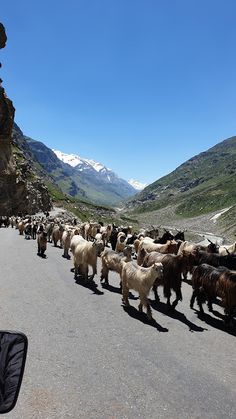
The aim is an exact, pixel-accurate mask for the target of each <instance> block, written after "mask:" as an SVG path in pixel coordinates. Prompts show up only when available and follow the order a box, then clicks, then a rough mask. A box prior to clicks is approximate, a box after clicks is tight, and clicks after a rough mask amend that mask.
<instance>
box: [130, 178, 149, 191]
mask: <svg viewBox="0 0 236 419" xmlns="http://www.w3.org/2000/svg"><path fill="white" fill-rule="evenodd" d="M128 183H129V184H130V185H131V186H133V188H134V189H136V190H137V191H142V190H143V189H144V188H146V186H147V185H148V184H147V183H141V182H139V181H138V180H135V179H130V180H128Z"/></svg>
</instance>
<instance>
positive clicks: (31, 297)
mask: <svg viewBox="0 0 236 419" xmlns="http://www.w3.org/2000/svg"><path fill="white" fill-rule="evenodd" d="M0 247H1V251H0V266H1V280H0V318H1V329H2V330H4V329H8V330H19V331H22V332H24V333H25V334H26V335H27V336H28V339H29V350H28V357H27V362H26V369H25V374H24V378H23V383H22V387H21V391H20V394H19V398H18V402H17V405H16V407H15V409H14V410H13V411H12V412H11V413H9V414H7V415H2V417H3V418H4V417H5V418H10V419H11V418H12V419H15V418H19V419H23V418H24V419H32V418H37V419H40V418H43V419H51V418H58V419H59V418H73V419H77V418H87V419H95V418H98V419H103V418H104V419H125V418H130V419H131V418H132V419H133V418H143V419H154V418H155V419H159V418H171V419H185V418H186V419H190V418H191V419H196V418H199V419H203V418H206V419H224V418H225V419H226V418H227V419H229V418H234V419H235V417H236V351H235V343H236V337H235V335H236V327H235V325H234V329H232V330H231V332H227V331H225V330H224V326H223V323H222V320H221V319H220V318H219V317H218V316H220V315H221V313H222V309H221V308H220V307H218V306H216V305H215V306H214V308H215V310H216V312H215V314H216V315H215V316H214V315H213V314H207V316H206V321H202V320H201V319H199V318H198V316H197V312H196V311H193V310H190V309H189V300H190V295H191V286H190V285H189V284H186V283H184V284H183V302H180V303H179V305H178V306H177V309H176V311H175V312H174V313H168V312H166V305H165V302H164V299H163V297H162V290H160V295H161V303H160V304H159V306H158V308H156V309H153V317H154V318H155V320H156V323H153V324H150V323H149V322H148V321H147V319H146V316H145V314H143V315H139V314H138V312H137V310H136V308H137V306H138V300H136V299H131V300H130V303H131V305H132V308H131V309H130V310H129V311H126V310H124V308H123V307H122V304H121V296H120V294H119V292H118V284H119V278H118V275H117V274H115V273H114V274H111V273H110V283H111V287H110V289H105V288H102V287H101V285H100V281H99V273H100V261H99V269H98V275H97V276H96V277H95V281H96V283H97V284H98V287H97V288H96V287H94V288H86V287H85V286H82V285H81V284H77V283H76V282H75V280H74V274H73V273H72V272H71V271H70V269H71V267H72V262H71V261H70V260H65V259H64V258H62V249H59V248H54V247H53V246H52V245H51V244H49V245H48V249H47V258H46V259H41V258H40V257H38V256H37V254H36V242H35V241H33V240H29V241H27V240H25V239H24V238H23V237H21V236H19V234H18V231H17V230H15V229H10V228H9V229H5V228H1V229H0ZM134 295H135V294H134ZM150 298H151V299H153V295H152V293H151V294H150ZM206 312H207V309H206ZM207 313H208V312H207ZM217 314H218V316H217Z"/></svg>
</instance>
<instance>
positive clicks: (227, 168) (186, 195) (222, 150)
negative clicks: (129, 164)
mask: <svg viewBox="0 0 236 419" xmlns="http://www.w3.org/2000/svg"><path fill="white" fill-rule="evenodd" d="M171 203H173V204H178V206H177V209H176V212H177V214H179V215H181V216H184V217H188V216H195V215H200V214H202V213H207V212H210V211H214V210H217V209H220V208H224V207H227V206H230V205H233V204H235V203H236V137H231V138H229V139H227V140H224V141H222V142H220V143H218V144H216V145H215V146H214V147H212V148H210V149H209V150H207V151H205V152H203V153H200V154H198V155H197V156H194V157H192V158H191V159H189V160H188V161H186V162H185V163H183V164H182V165H181V166H179V167H178V168H177V169H176V170H174V171H173V172H171V173H170V174H169V175H167V176H164V177H162V178H161V179H159V180H157V181H156V182H154V183H152V184H151V185H149V186H147V187H146V188H145V189H144V190H143V191H142V192H141V193H139V194H138V195H136V196H135V198H134V199H130V200H129V202H128V204H127V205H128V207H129V208H130V209H132V210H133V211H134V212H145V211H150V210H155V209H159V208H163V207H165V206H167V205H169V204H171Z"/></svg>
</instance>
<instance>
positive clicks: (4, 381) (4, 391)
mask: <svg viewBox="0 0 236 419" xmlns="http://www.w3.org/2000/svg"><path fill="white" fill-rule="evenodd" d="M27 349H28V339H27V336H26V335H24V333H21V332H12V331H8V330H0V414H1V413H8V412H10V411H11V410H12V409H13V408H14V407H15V405H16V402H17V398H18V395H19V391H20V387H21V382H22V378H23V374H24V368H25V361H26V355H27Z"/></svg>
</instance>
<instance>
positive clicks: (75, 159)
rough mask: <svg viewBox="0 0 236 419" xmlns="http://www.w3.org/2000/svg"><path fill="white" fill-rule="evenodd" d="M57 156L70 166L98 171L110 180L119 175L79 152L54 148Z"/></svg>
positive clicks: (87, 170) (82, 170) (80, 170)
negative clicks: (69, 152) (72, 152)
mask: <svg viewBox="0 0 236 419" xmlns="http://www.w3.org/2000/svg"><path fill="white" fill-rule="evenodd" d="M52 151H53V152H54V153H55V154H56V156H57V157H58V158H59V159H60V160H61V161H63V162H64V163H67V164H69V165H70V166H72V167H74V168H75V169H76V170H78V171H79V172H84V171H86V172H91V173H92V172H93V171H95V172H97V173H99V174H100V175H101V176H103V178H106V180H107V181H108V182H112V181H113V180H114V177H115V178H118V176H117V175H116V174H115V173H114V172H113V171H112V170H111V169H108V168H107V167H106V166H104V165H103V164H101V163H98V162H96V161H94V160H91V159H83V158H81V157H80V156H78V155H77V154H66V153H62V152H61V151H59V150H52ZM131 186H132V185H131Z"/></svg>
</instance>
